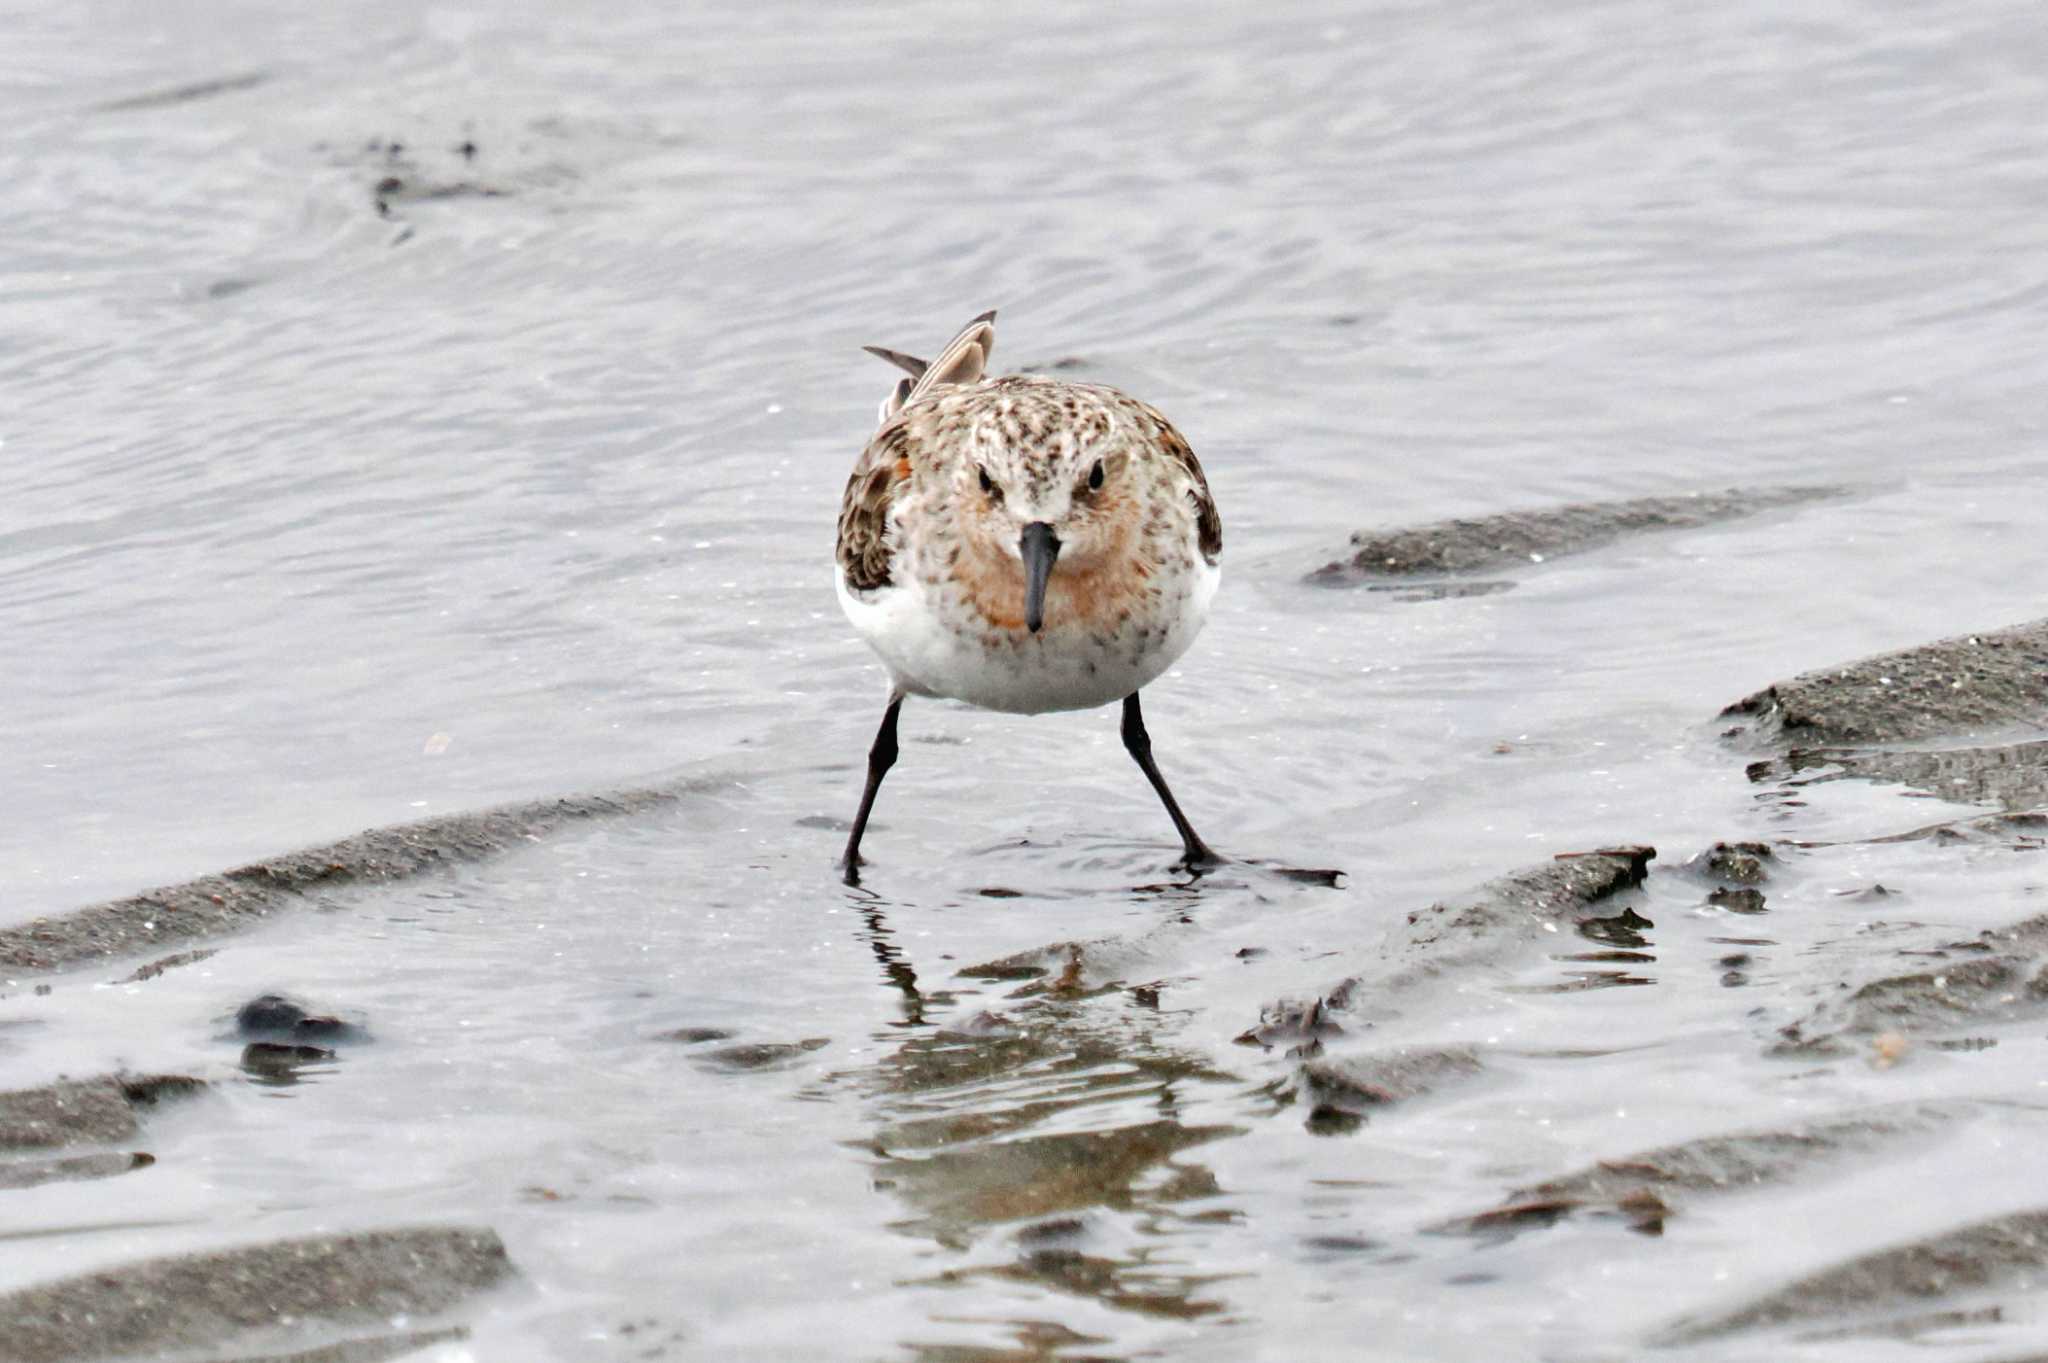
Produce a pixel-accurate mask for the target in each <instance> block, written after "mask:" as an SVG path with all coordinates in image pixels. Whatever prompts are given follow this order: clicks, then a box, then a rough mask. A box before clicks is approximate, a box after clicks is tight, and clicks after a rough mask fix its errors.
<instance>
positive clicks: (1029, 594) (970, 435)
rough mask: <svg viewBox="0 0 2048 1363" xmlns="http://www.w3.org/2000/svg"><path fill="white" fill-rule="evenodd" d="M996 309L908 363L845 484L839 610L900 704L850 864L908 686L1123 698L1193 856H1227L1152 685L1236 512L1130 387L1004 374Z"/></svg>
mask: <svg viewBox="0 0 2048 1363" xmlns="http://www.w3.org/2000/svg"><path fill="white" fill-rule="evenodd" d="M995 316H996V315H995V314H994V313H993V312H985V313H983V314H982V315H981V316H979V317H977V318H975V319H974V320H973V321H972V322H969V323H968V324H967V328H966V330H964V331H962V332H961V333H960V334H959V335H958V336H956V337H954V338H953V340H952V342H951V343H950V344H949V345H947V347H946V349H945V351H944V352H943V353H942V354H941V355H940V356H939V358H938V359H936V360H934V361H932V362H931V363H930V364H927V363H925V362H924V361H923V360H920V359H917V358H915V357H913V356H909V355H903V354H899V353H898V352H896V351H893V350H883V349H881V348H880V347H877V346H869V347H868V350H869V351H870V352H871V353H873V354H875V355H878V356H880V357H881V358H882V359H885V360H887V361H889V362H890V363H891V364H894V365H896V366H898V367H899V368H901V369H903V370H904V371H906V373H907V374H908V375H909V377H907V378H903V379H899V380H897V382H896V387H895V389H894V391H892V392H891V393H890V394H889V396H888V397H887V398H885V399H884V400H883V402H882V419H881V427H880V429H878V430H877V431H876V432H875V434H874V436H873V437H872V438H870V439H869V441H868V444H867V448H866V449H865V450H863V451H861V456H860V459H859V460H858V462H856V463H855V464H854V467H853V476H852V477H851V478H849V479H848V480H847V483H846V498H845V501H844V502H843V504H842V505H841V507H840V512H839V550H838V560H839V569H838V581H839V604H840V605H841V606H842V607H843V608H844V609H845V611H846V614H847V618H848V619H850V620H852V621H853V624H854V628H856V629H858V630H859V631H860V632H861V635H862V637H863V638H865V639H866V640H867V641H868V645H869V647H871V648H873V649H874V650H875V652H876V653H878V654H880V655H881V658H882V661H883V662H884V663H885V664H887V666H888V669H889V680H890V689H889V707H888V709H887V710H885V711H884V712H883V714H882V726H881V729H880V730H879V731H878V732H877V733H876V735H875V742H874V746H873V747H872V748H870V749H869V751H868V774H867V786H866V788H865V789H863V790H862V792H861V797H860V811H859V813H857V814H855V815H854V819H853V831H852V833H851V834H849V835H848V837H847V839H846V854H845V856H844V857H843V858H842V860H841V863H840V864H841V865H842V867H843V868H844V869H845V872H846V878H847V880H848V881H849V883H850V882H853V881H855V880H856V879H857V878H858V875H859V870H860V864H861V857H860V839H861V834H862V833H864V832H865V831H866V830H867V826H868V814H869V813H870V812H871V811H872V810H873V809H874V804H875V792H876V791H878V790H880V789H881V786H882V778H883V777H884V776H886V775H887V774H888V771H889V768H890V767H891V766H892V765H893V764H894V763H895V761H896V715H897V712H898V711H900V710H901V709H902V708H903V698H904V697H905V696H940V697H951V698H953V699H955V700H964V701H966V702H967V703H968V704H970V705H979V706H981V707H983V708H984V709H989V710H1007V711H1009V712H1011V713H1013V714H1042V713H1044V712H1046V711H1050V710H1086V709H1092V708H1093V707H1095V706H1098V705H1107V704H1109V703H1110V702H1111V701H1116V700H1121V701H1122V702H1123V707H1124V713H1123V741H1124V747H1125V748H1126V749H1127V750H1129V752H1130V754H1131V756H1132V757H1133V758H1134V759H1136V761H1137V763H1138V768H1139V770H1141V771H1143V772H1144V773H1145V779H1146V780H1148V781H1150V782H1151V783H1152V789H1153V790H1155V791H1157V792H1158V794H1159V799H1160V802H1161V803H1162V804H1164V805H1165V806H1166V812H1167V814H1168V815H1169V816H1170V817H1171V818H1172V819H1173V826H1174V828H1175V829H1176V830H1177V831H1178V832H1179V833H1180V838H1181V844H1182V860H1183V862H1184V863H1185V864H1187V865H1189V866H1204V865H1212V864H1214V863H1216V862H1218V861H1220V860H1221V858H1220V857H1218V856H1217V855H1216V854H1215V853H1214V852H1212V851H1210V850H1209V847H1208V845H1207V844H1206V843H1204V842H1203V841H1202V840H1201V838H1200V837H1198V836H1197V835H1196V833H1195V830H1194V828H1193V826H1192V825H1190V824H1189V823H1188V820H1187V816H1186V815H1184V814H1182V813H1181V811H1180V804H1179V803H1178V802H1177V801H1176V800H1175V799H1174V798H1173V792H1172V791H1170V790H1168V789H1167V787H1166V780H1165V778H1164V777H1162V776H1161V775H1160V774H1159V767H1158V766H1157V764H1155V763H1154V762H1153V760H1152V740H1151V738H1150V736H1149V735H1147V734H1146V732H1145V718H1144V714H1143V713H1142V711H1140V709H1139V707H1138V691H1139V689H1140V688H1141V687H1143V686H1145V685H1146V684H1147V683H1149V682H1151V681H1152V680H1153V679H1154V678H1156V677H1157V676H1159V674H1160V673H1162V672H1164V671H1165V670H1166V669H1167V668H1168V667H1170V666H1172V664H1173V663H1174V661H1175V660H1176V659H1178V658H1179V657H1180V655H1181V654H1183V653H1185V652H1186V651H1187V648H1188V645H1189V644H1191V643H1193V642H1194V639H1195V635H1196V634H1198V633H1200V632H1201V628H1202V624H1203V622H1204V621H1205V620H1206V619H1207V618H1208V614H1209V603H1210V601H1211V600H1212V599H1213V598H1214V597H1215V595H1216V584H1217V582H1218V581H1219V580H1220V578H1221V570H1220V569H1218V567H1217V566H1216V559H1217V555H1218V554H1219V553H1220V552H1221V550H1222V547H1223V523H1222V521H1221V520H1220V519H1218V517H1217V515H1216V502H1215V499H1214V498H1212V497H1211V496H1210V495H1209V484H1208V480H1207V479H1205V478H1204V477H1203V476H1202V466H1201V464H1200V463H1199V462H1197V461H1196V459H1195V455H1194V451H1193V450H1191V449H1189V448H1188V443H1187V441H1185V440H1183V439H1182V438H1181V435H1180V432H1178V431H1176V430H1175V429H1174V428H1173V426H1172V425H1171V424H1170V423H1169V422H1168V421H1167V420H1166V418H1165V417H1163V416H1161V415H1160V414H1159V413H1158V412H1156V411H1154V410H1153V409H1152V408H1150V407H1148V406H1146V405H1145V404H1144V403H1142V402H1139V401H1138V400H1137V399H1135V398H1132V397H1128V396H1126V395H1125V394H1123V393H1120V392H1118V391H1117V390H1115V389H1114V388H1104V387H1101V386H1099V385H1096V384H1085V383H1065V382H1062V381H1060V380H1058V379H1050V378H1042V377H1039V376H1037V375H1031V374H1013V375H1010V376H1008V377H1006V378H1000V379H997V378H990V377H989V376H988V373H987V369H988V361H989V354H990V352H991V351H992V350H993V349H994V348H995V338H996V333H995Z"/></svg>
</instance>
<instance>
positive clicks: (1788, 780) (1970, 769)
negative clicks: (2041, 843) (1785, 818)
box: [1749, 741, 2048, 810]
mask: <svg viewBox="0 0 2048 1363" xmlns="http://www.w3.org/2000/svg"><path fill="white" fill-rule="evenodd" d="M1749 779H1750V780H1752V781H1755V782H1757V783H1759V784H1763V783H1765V782H1775V783H1777V784H1779V785H1782V786H1784V787H1786V788H1787V789H1795V790H1796V789H1799V788H1801V787H1805V786H1817V785H1826V784H1827V783H1829V782H1831V781H1869V782H1872V783H1873V784H1876V785H1898V786H1904V787H1906V788H1907V789H1909V790H1917V791H1920V792H1921V793H1923V794H1926V795H1933V796H1937V797H1939V798H1941V799H1943V800H1949V801H1954V802H1957V803H1961V804H1977V805H1996V806H1998V807H1999V808H2001V809H2006V810H2024V809H2036V808H2041V807H2044V806H2048V742H2041V741H2036V742H2027V743H2011V744H2005V745H1994V746H1989V747H1962V748H1936V749H1922V748H1890V749H1887V748H1795V749H1793V750H1792V751H1790V752H1788V753H1787V754H1786V755H1785V756H1783V757H1773V758H1767V759H1765V760H1763V761H1759V762H1752V763H1751V764H1750V766H1749Z"/></svg>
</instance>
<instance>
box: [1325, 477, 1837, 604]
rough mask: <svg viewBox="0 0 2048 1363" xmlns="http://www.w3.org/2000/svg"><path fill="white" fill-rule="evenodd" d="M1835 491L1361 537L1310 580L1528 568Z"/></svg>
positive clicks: (1576, 509)
mask: <svg viewBox="0 0 2048 1363" xmlns="http://www.w3.org/2000/svg"><path fill="white" fill-rule="evenodd" d="M1841 494H1842V489H1840V488H1829V487H1762V488H1729V489H1727V490H1725V491H1720V492H1699V493H1693V494H1691V495H1689V496H1680V497H1635V498H1630V499H1628V500H1624V501H1614V502H1573V503H1569V504H1567V505H1564V506H1554V507H1546V508H1543V509H1540V510H1534V511H1508V512H1502V513H1500V514H1499V515H1493V516H1478V517H1472V518H1469V519H1466V518H1460V519H1456V520H1448V521H1433V522H1431V523H1430V524H1428V525H1418V526H1412V527H1410V528H1408V529H1405V530H1360V531H1358V532H1357V533H1355V534H1353V535H1352V537H1351V543H1350V545H1349V546H1348V548H1347V551H1346V556H1345V557H1343V558H1338V559H1333V560H1332V561H1330V562H1329V563H1326V564H1324V565H1323V566H1322V567H1320V568H1318V569H1316V570H1315V571H1314V572H1312V573H1310V574H1309V575H1308V578H1307V580H1308V581H1309V582H1311V583H1315V584H1318V585H1321V586H1346V585H1350V584H1353V583H1360V582H1371V581H1377V580H1385V579H1401V578H1415V577H1425V576H1431V575H1439V576H1452V575H1456V574H1462V573H1476V572H1490V571H1494V570H1497V569H1502V568H1511V567H1517V566H1520V567H1527V566H1528V565H1529V564H1531V563H1541V562H1543V561H1544V560H1546V559H1551V558H1557V557H1559V556H1561V555H1564V554H1575V553H1580V552H1583V551H1585V550H1588V549H1597V548H1599V547H1600V546H1601V545H1603V544H1609V543H1612V542H1613V541H1615V540H1618V539H1621V538H1623V537H1625V536H1628V535H1634V534H1645V533H1651V532H1655V531H1665V530H1694V529H1698V528H1700V527H1702V526H1708V525H1718V524H1720V523H1721V522H1723V521H1732V520H1738V519H1740V518H1742V517H1744V516H1754V515H1757V514H1759V513H1761V512H1765V511H1772V510H1776V509H1777V508H1780V507H1787V506H1797V505H1800V504H1802V503H1805V502H1813V501H1820V500H1822V499H1824V498H1828V497H1835V496H1840V495H1841Z"/></svg>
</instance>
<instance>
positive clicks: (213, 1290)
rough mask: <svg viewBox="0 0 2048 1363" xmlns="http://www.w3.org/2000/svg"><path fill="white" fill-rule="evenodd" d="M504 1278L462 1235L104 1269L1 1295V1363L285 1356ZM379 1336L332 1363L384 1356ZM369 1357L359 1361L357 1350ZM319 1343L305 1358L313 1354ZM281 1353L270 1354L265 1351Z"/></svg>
mask: <svg viewBox="0 0 2048 1363" xmlns="http://www.w3.org/2000/svg"><path fill="white" fill-rule="evenodd" d="M512 1275H513V1269H512V1264H511V1261H510V1260H509V1259H508V1258H507V1257H506V1255H505V1247H504V1245H503V1244H501V1243H500V1242H499V1240H498V1237H497V1236H496V1235H495V1234H493V1233H492V1232H490V1231H488V1230H482V1229H473V1228H468V1227H428V1228H419V1229H398V1230H376V1231H364V1232H360V1233H357V1234H352V1235H329V1236H316V1237H312V1238H308V1239H303V1240H278V1241H272V1242H270V1243H267V1244H259V1245H249V1246H244V1247H242V1248H239V1249H230V1250H222V1251H218V1252H213V1253H206V1254H179V1255H171V1256H168V1257H165V1258H160V1259H144V1260H141V1261H138V1262H135V1263H130V1264H120V1265H116V1266H113V1267H110V1268H102V1269H98V1270H95V1271H94V1272H91V1273H84V1274H80V1275H78V1276H77V1277H72V1278H63V1279H60V1280H58V1281H56V1282H51V1283H43V1284H39V1285H36V1286H32V1287H25V1288H22V1289H20V1290H18V1291H14V1292H10V1293H8V1294H6V1295H5V1296H0V1320H5V1321H6V1322H7V1323H8V1328H7V1329H6V1330H4V1331H0V1363H62V1361H63V1360H71V1359H80V1360H83V1359H91V1358H101V1357H109V1356H121V1355H126V1354H133V1353H140V1352H152V1353H154V1352H161V1351H165V1350H170V1349H197V1348H209V1347H218V1346H221V1345H227V1344H234V1345H237V1346H240V1347H249V1346H253V1347H255V1348H258V1349H276V1348H279V1347H283V1348H291V1347H293V1346H294V1345H300V1344H305V1343H308V1342H310V1341H308V1340H307V1338H306V1336H307V1335H308V1334H309V1333H311V1332H312V1331H313V1330H315V1329H320V1328H322V1327H327V1332H328V1333H330V1334H331V1333H332V1327H334V1326H337V1325H340V1326H365V1325H378V1326H385V1327H386V1328H387V1329H388V1326H389V1323H390V1321H391V1318H392V1317H394V1316H421V1315H434V1314H438V1313H440V1312H443V1311H446V1310H449V1309H450V1308H452V1307H454V1306H456V1305H458V1304H460V1303H461V1302H463V1301H465V1300H467V1299H469V1298H470V1297H472V1296H474V1295H475V1294H477V1293H479V1292H481V1291H483V1290H485V1289H487V1288H490V1287H494V1286H496V1285H498V1284H499V1283H502V1282H504V1281H506V1280H507V1279H509V1278H510V1277H511V1276H512ZM385 1342H386V1341H385V1340H379V1339H372V1340H368V1341H358V1342H351V1344H350V1345H348V1346H347V1347H349V1348H353V1349H355V1350H356V1352H354V1353H347V1352H344V1353H341V1354H337V1355H334V1356H336V1357H341V1358H351V1357H353V1358H366V1357H379V1356H382V1357H389V1356H390V1355H389V1354H388V1353H385V1354H382V1355H379V1354H377V1353H375V1352H374V1349H375V1348H377V1347H379V1346H380V1345H381V1344H383V1343H385ZM366 1348H367V1349H370V1350H372V1352H368V1353H365V1352H363V1351H362V1350H364V1349H366ZM327 1349H328V1346H326V1345H321V1346H320V1347H319V1348H318V1349H316V1350H315V1352H314V1353H313V1354H312V1355H311V1356H312V1357H314V1358H318V1357H321V1356H322V1353H323V1352H324V1351H326V1350H327ZM272 1356H278V1355H272Z"/></svg>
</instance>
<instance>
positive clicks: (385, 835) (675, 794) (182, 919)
mask: <svg viewBox="0 0 2048 1363" xmlns="http://www.w3.org/2000/svg"><path fill="white" fill-rule="evenodd" d="M688 793H689V790H688V788H679V789H675V790H623V791H616V792H613V793H611V794H606V795H580V796H571V797H569V798H566V799H560V800H536V801H531V802H528V803H524V804H515V805H503V806H500V807H498V808H495V809H486V810H481V811H478V812H476V813H473V814H451V815H447V816H445V817H442V818H436V819H423V820H421V821H420V822H418V823H410V824H401V825H398V826H397V827H392V828H373V829H371V830H369V831H367V832H363V833H357V834H355V835H354V836H352V837H347V838H343V839H341V840H340V841H339V842H331V843H326V844H323V845H321V846H318V847H308V848H305V849H303V850H301V851H297V852H290V853H286V854H285V855H283V856H279V857H271V858H268V859H266V860H264V861H259V862H253V863H251V864H250V865H247V866H242V867H238V868H236V869H234V870H232V871H224V872H222V873H220V874H218V875H210V876H202V877H200V878H199V879H197V880H188V881H185V882H184V883H183V884H179V885H167V886H164V887H163V888H161V889H156V890H149V891H146V892H144V893H142V894H137V895H129V896H128V897H126V898H124V899H114V900H108V901H106V902H104V903H99V904H91V905H88V906H86V907H84V908H81V909H74V910H71V911H70V912H68V913H62V914H56V915H52V916H50V917H46V918H37V919H33V920H31V921H30V922H28V923H24V924H22V925H20V926H18V927H12V928H5V929H0V968H5V969H12V970H37V971H45V970H61V969H64V968H66V967H69V966H75V965H78V964H80V963H82V962H86V961H92V960H101V959H110V958H113V957H119V956H128V955H136V954H140V953H143V952H147V951H154V950H159V949H161V948H162V947H164V946H166V945H169V944H177V943H183V942H190V941H196V940H199V939H203V938H210V937H218V936H223V935H225V934H227V933H231V932H235V931H238V930H240V929H243V928H246V927H249V926H251V925H253V924H255V923H258V922H261V921H262V920H263V919H265V918H267V917H269V916H270V915H271V914H273V913H278V912H281V911H283V910H285V909H290V908H298V907H303V906H305V905H309V904H312V903H315V902H317V900H318V896H320V895H322V894H324V893H326V892H328V891H333V890H341V889H347V888H350V887H353V886H357V885H377V884H388V883H390V882H393V881H400V880H407V879H411V878H413V877H416V876H423V875H429V874H432V873H433V872H435V871H437V870H440V869H442V868H444V867H447V866H453V865H459V864H461V863H464V862H474V861H482V860H484V859H486V858H488V857H493V856H497V855H499V854H500V853H503V852H505V851H508V850H510V849H512V848H515V847H518V846H521V845H522V844H524V843H528V842H531V841H533V840H534V839H537V838H541V837H544V836H546V835H547V834H549V833H552V832H555V831H557V830H559V829H562V828H564V827H567V826H569V825H573V824H578V823H582V822H586V821H588V820H591V819H608V818H617V817H620V816H622V815H630V814H638V813H642V812H644V811H647V810H650V809H655V808H659V807H662V806H666V805H670V804H673V803H674V802H676V801H677V800H679V799H681V798H683V797H684V796H685V795H686V794H688ZM190 959H196V957H194V958H190ZM172 963H175V962H170V961H167V962H164V963H160V964H172ZM140 973H141V972H138V974H140Z"/></svg>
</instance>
